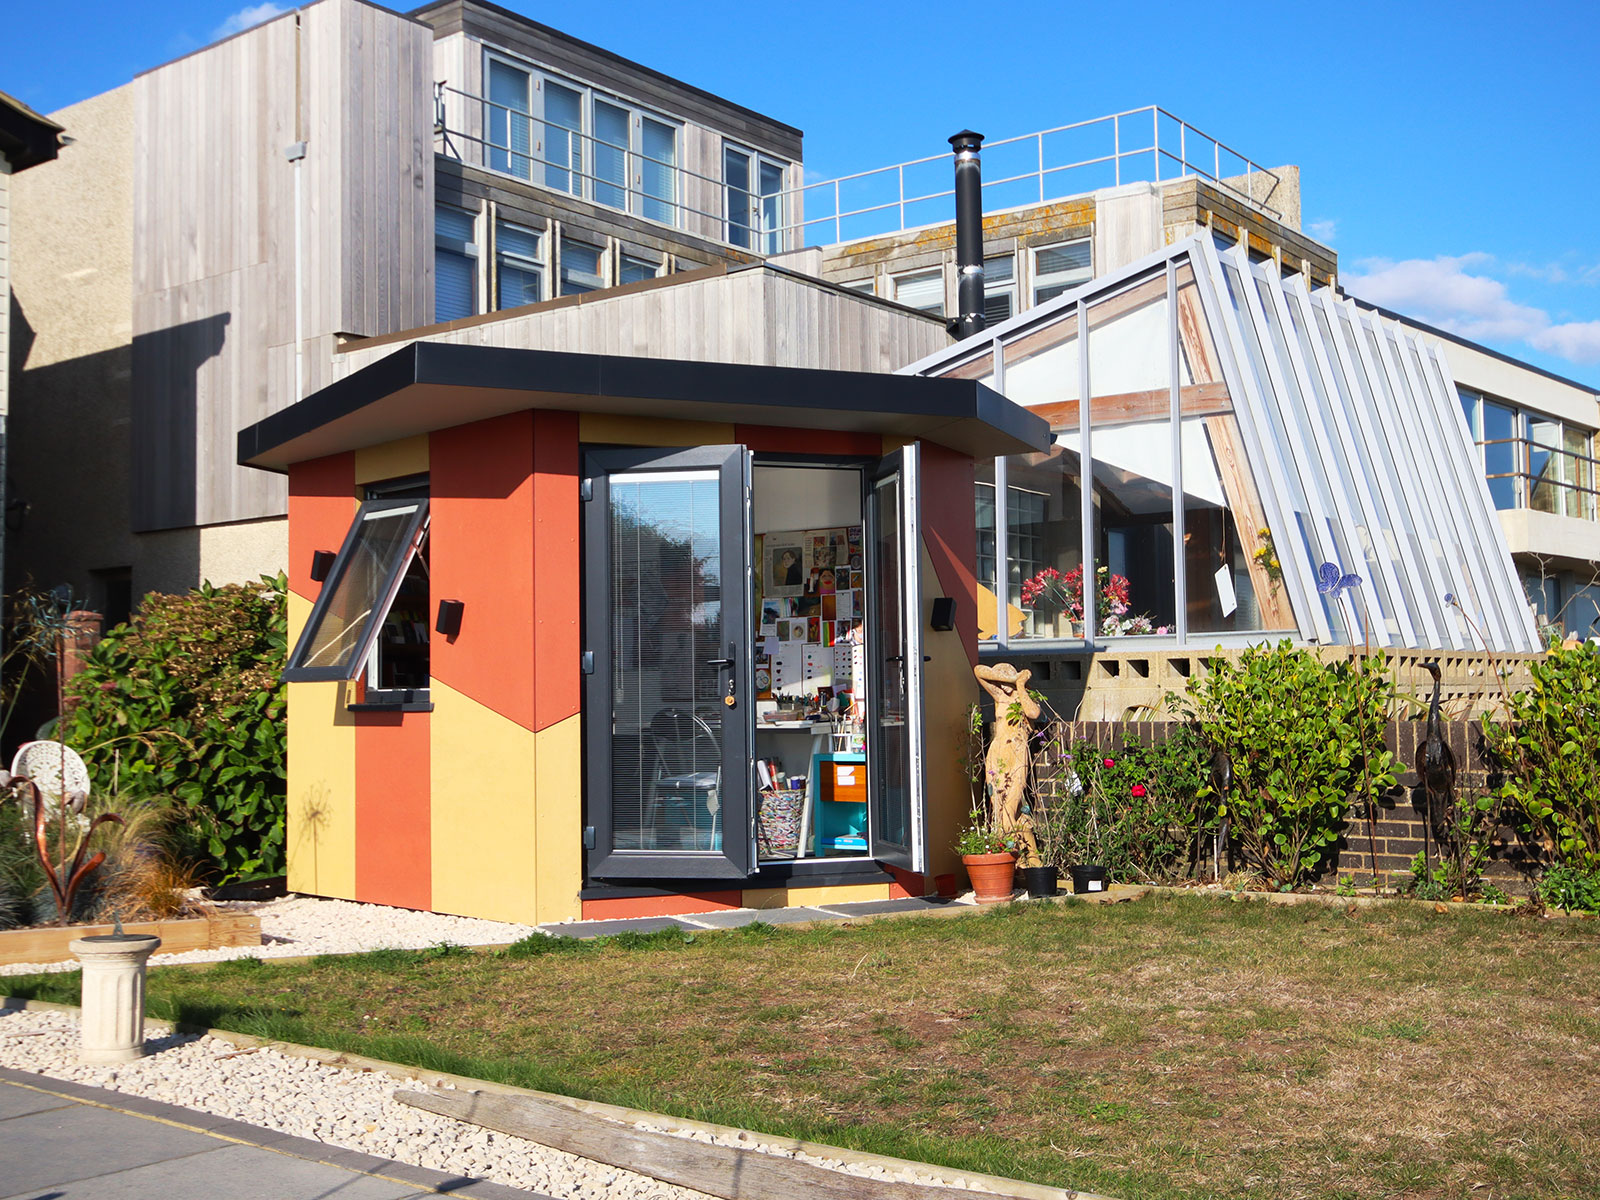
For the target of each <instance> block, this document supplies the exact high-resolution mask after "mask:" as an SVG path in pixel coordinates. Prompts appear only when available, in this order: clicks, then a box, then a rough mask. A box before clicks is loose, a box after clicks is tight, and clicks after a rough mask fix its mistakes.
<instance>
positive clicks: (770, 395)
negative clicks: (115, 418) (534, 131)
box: [238, 342, 1051, 470]
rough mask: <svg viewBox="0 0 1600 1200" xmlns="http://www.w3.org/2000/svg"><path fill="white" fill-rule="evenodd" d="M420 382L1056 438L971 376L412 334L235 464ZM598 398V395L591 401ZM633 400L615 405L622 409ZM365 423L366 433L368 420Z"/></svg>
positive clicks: (596, 407) (264, 457)
mask: <svg viewBox="0 0 1600 1200" xmlns="http://www.w3.org/2000/svg"><path fill="white" fill-rule="evenodd" d="M413 388H426V389H434V388H439V389H462V390H467V391H477V392H480V393H482V394H485V395H487V394H489V393H494V394H495V395H496V396H499V397H508V398H509V401H508V404H509V406H507V405H502V406H501V411H516V410H517V409H519V408H536V407H544V408H562V407H571V408H575V409H580V410H583V411H595V412H605V411H608V410H609V409H610V407H611V406H608V405H607V404H606V403H605V401H606V400H607V399H610V398H616V399H619V400H621V399H626V400H630V401H635V402H637V401H646V402H650V403H660V404H662V405H663V406H664V408H666V407H670V412H664V413H663V414H662V415H667V416H671V417H673V418H675V419H695V417H696V416H698V415H699V414H696V413H695V412H694V410H695V409H697V408H699V407H701V406H704V407H705V409H706V412H705V414H704V416H703V418H702V419H708V420H720V421H726V420H729V419H733V420H737V421H740V422H744V423H749V424H773V425H783V424H785V423H786V419H788V420H792V419H793V418H794V417H795V416H796V415H801V414H809V415H811V416H813V417H815V416H817V415H820V414H829V413H838V414H848V415H849V417H850V418H851V420H852V422H853V423H854V424H855V425H856V426H857V427H866V428H874V427H876V428H878V429H879V430H880V431H881V432H886V433H896V432H903V431H904V430H905V429H907V428H908V427H911V426H914V427H915V429H916V431H917V432H918V433H919V434H921V435H923V436H927V437H929V438H930V439H931V440H935V441H941V443H942V444H946V445H949V446H950V447H951V448H952V449H955V450H960V451H962V452H973V451H974V450H979V451H981V452H982V453H983V454H984V456H992V455H993V454H994V453H1020V452H1023V451H1028V450H1035V451H1038V450H1044V449H1047V448H1048V447H1049V445H1050V442H1051V434H1050V426H1049V424H1048V422H1046V421H1044V420H1043V419H1042V418H1040V417H1038V416H1037V415H1035V414H1034V413H1031V412H1029V411H1028V410H1027V409H1025V408H1023V407H1021V406H1020V405H1017V404H1013V403H1012V402H1011V401H1009V400H1007V399H1006V398H1005V397H1004V396H1002V395H1000V394H999V393H998V392H995V391H993V390H992V389H990V388H988V387H986V386H984V385H983V384H980V383H976V382H974V381H972V380H966V379H929V378H924V377H922V376H916V375H886V374H872V373H868V372H857V371H820V370H812V369H809V368H803V367H769V366H757V365H748V364H738V363H709V362H687V361H681V360H676V359H659V358H633V357H628V356H623V355H602V354H571V353H567V352H564V351H556V350H513V349H506V348H503V347H497V346H463V345H455V344H451V343H441V342H413V343H411V344H409V345H407V346H403V347H401V348H400V349H398V350H396V351H395V352H394V353H393V354H389V355H387V356H385V357H384V358H381V359H379V360H378V361H377V362H375V363H371V364H369V365H368V366H366V367H363V368H362V369H361V370H359V371H356V372H354V373H353V374H351V375H349V376H347V377H346V378H344V379H341V380H338V381H336V382H334V383H332V384H329V385H328V386H327V387H325V388H323V389H322V390H321V391H319V392H316V393H314V394H313V395H311V396H308V397H306V398H305V399H304V400H302V401H300V402H299V403H298V404H295V405H292V406H290V407H289V408H286V409H284V410H283V411H281V412H278V413H274V414H273V415H272V416H270V417H267V418H265V419H264V420H261V421H258V422H256V423H255V424H254V425H251V426H249V427H248V428H246V429H243V430H241V431H240V433H239V439H238V453H239V462H240V463H241V464H242V465H245V466H258V467H261V468H263V469H266V470H283V469H285V468H286V466H287V464H288V463H289V462H293V461H299V460H298V459H294V458H287V457H285V456H284V455H283V454H282V453H279V454H274V451H283V450H284V449H285V448H286V447H288V446H289V445H290V444H291V443H293V442H296V441H298V440H300V439H303V438H307V437H309V436H310V435H312V434H314V433H316V432H317V431H319V430H325V429H327V427H329V426H331V425H334V424H335V423H337V422H340V421H343V420H346V419H350V418H357V417H359V416H360V415H361V414H363V413H365V414H367V416H368V417H369V418H376V417H381V415H382V414H381V412H378V411H376V410H374V409H373V406H375V405H381V404H382V403H383V402H384V401H385V400H386V399H388V398H390V397H394V396H396V395H397V394H398V393H401V392H404V391H407V390H409V389H413ZM524 398H525V400H526V403H524V402H523V399H524ZM591 399H592V400H594V401H598V403H595V404H588V403H584V401H586V400H591ZM628 407H629V406H626V405H623V406H618V407H617V408H616V411H628ZM730 414H732V415H731V416H730ZM448 416H449V414H448V413H440V414H439V420H438V421H437V422H436V423H432V424H431V428H447V427H448V426H449V424H451V423H452V422H450V421H448ZM468 419H469V420H470V419H478V418H475V417H469V418H468ZM908 422H909V426H908ZM454 423H461V422H454ZM363 425H364V427H365V428H368V429H369V430H370V426H371V420H370V419H369V420H368V421H366V422H363ZM813 427H820V426H813ZM985 431H987V432H989V433H992V434H993V435H994V436H993V437H988V438H983V439H982V440H984V441H985V442H986V443H987V442H999V443H1004V444H1003V445H999V446H985V447H973V446H969V445H967V444H966V443H967V442H969V441H970V440H972V439H973V437H974V436H975V435H977V434H982V433H984V432H985ZM392 432H393V438H391V439H389V440H393V439H396V438H401V437H408V436H411V435H412V434H414V433H419V432H425V430H424V429H422V428H410V427H404V428H397V429H395V430H393V431H392ZM368 444H371V443H368ZM353 448H355V447H354V446H339V447H338V448H337V449H353ZM337 449H323V450H322V452H323V453H334V452H337ZM308 457H314V455H308Z"/></svg>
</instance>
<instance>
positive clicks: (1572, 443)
mask: <svg viewBox="0 0 1600 1200" xmlns="http://www.w3.org/2000/svg"><path fill="white" fill-rule="evenodd" d="M1457 391H1458V393H1459V395H1460V397H1461V409H1462V412H1463V414H1464V415H1465V417H1466V420H1467V429H1468V431H1469V432H1470V433H1471V434H1472V437H1473V439H1474V440H1475V441H1476V442H1477V444H1478V455H1479V462H1480V463H1481V465H1482V467H1483V474H1484V478H1485V480H1486V482H1487V483H1488V485H1489V498H1490V499H1491V500H1492V501H1494V506H1495V507H1496V508H1498V509H1513V508H1531V509H1534V510H1536V511H1538V512H1547V513H1553V514H1555V515H1557V516H1565V517H1581V518H1583V519H1586V520H1590V521H1593V520H1596V519H1600V512H1597V505H1596V499H1597V491H1596V486H1595V485H1596V476H1597V471H1596V463H1597V459H1596V457H1595V444H1594V439H1595V433H1594V431H1593V430H1592V429H1587V428H1584V427H1583V426H1579V425H1572V424H1569V423H1567V422H1565V421H1560V420H1557V419H1556V418H1554V417H1547V416H1545V415H1543V414H1542V413H1535V412H1527V411H1524V410H1522V409H1518V408H1514V407H1512V406H1511V405H1509V404H1504V403H1498V402H1496V401H1494V400H1491V399H1490V398H1489V397H1487V396H1483V395H1480V394H1479V393H1477V392H1473V391H1470V390H1468V389H1467V388H1458V389H1457Z"/></svg>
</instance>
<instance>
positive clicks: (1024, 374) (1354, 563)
mask: <svg viewBox="0 0 1600 1200" xmlns="http://www.w3.org/2000/svg"><path fill="white" fill-rule="evenodd" d="M1085 343H1087V349H1085ZM906 371H907V373H912V374H921V375H925V376H936V377H942V378H947V379H950V378H962V379H972V380H976V381H980V382H983V383H986V384H988V385H989V386H991V387H993V388H994V389H995V390H996V391H998V392H1000V393H1002V394H1004V395H1005V396H1007V397H1008V398H1010V399H1011V400H1013V401H1015V402H1017V403H1018V404H1021V405H1023V406H1025V407H1027V408H1028V409H1029V410H1030V411H1032V412H1033V413H1035V414H1037V415H1038V416H1040V417H1042V418H1044V419H1045V420H1047V421H1048V422H1049V424H1050V427H1051V430H1052V436H1051V444H1050V446H1049V448H1048V449H1046V450H1044V451H1032V450H1030V451H1024V452H1022V453H1020V454H1015V455H1010V456H1006V457H1001V458H997V459H995V460H993V461H992V462H985V463H983V464H981V466H980V469H979V474H978V485H977V497H976V507H977V528H978V558H977V560H976V561H977V574H978V583H979V593H980V596H981V598H982V609H981V611H980V612H979V614H978V627H979V630H980V637H981V640H982V642H983V650H982V653H983V654H984V655H985V656H986V657H987V656H988V655H991V654H992V655H996V656H1004V657H1009V658H1011V659H1012V660H1023V661H1026V660H1029V659H1038V660H1040V662H1041V663H1042V664H1044V666H1045V669H1043V670H1041V671H1039V672H1037V673H1036V674H1037V675H1039V676H1040V677H1042V678H1046V679H1048V677H1049V675H1050V671H1049V669H1048V667H1049V664H1050V663H1051V660H1052V659H1054V660H1055V661H1056V662H1058V663H1063V664H1065V665H1066V666H1068V667H1070V668H1075V669H1081V668H1082V667H1083V666H1084V664H1087V665H1088V669H1089V670H1091V671H1094V672H1097V674H1095V675H1094V677H1093V679H1092V680H1091V679H1088V678H1087V677H1086V676H1083V675H1080V676H1078V678H1079V679H1081V680H1084V681H1085V683H1086V684H1087V685H1088V686H1089V687H1090V688H1091V689H1092V688H1094V687H1100V686H1101V685H1103V684H1107V683H1108V682H1109V683H1111V684H1117V683H1119V682H1120V681H1118V680H1116V679H1112V678H1110V676H1112V675H1114V674H1115V672H1116V670H1117V669H1118V665H1119V663H1120V664H1124V665H1125V664H1126V663H1127V662H1128V661H1129V659H1130V658H1132V659H1133V660H1134V661H1135V668H1134V670H1131V671H1130V670H1124V671H1123V675H1124V676H1137V677H1138V678H1137V680H1136V682H1141V683H1148V684H1151V685H1154V693H1153V694H1154V695H1155V696H1156V697H1159V695H1160V692H1161V691H1162V690H1163V689H1170V690H1175V691H1179V692H1181V691H1182V690H1183V684H1184V679H1183V677H1182V676H1183V674H1184V673H1186V671H1187V669H1190V668H1192V667H1193V666H1194V659H1193V658H1192V657H1190V656H1191V655H1193V654H1197V653H1203V652H1206V651H1211V650H1213V649H1214V648H1215V647H1217V646H1219V645H1222V646H1242V645H1246V644H1249V643H1252V642H1261V641H1267V640H1276V639H1278V638H1284V637H1287V638H1290V639H1292V640H1293V641H1295V642H1298V643H1301V644H1306V645H1316V646H1333V647H1340V646H1343V647H1351V646H1354V647H1366V646H1370V647H1371V648H1373V649H1379V648H1382V649H1385V650H1387V651H1389V652H1390V654H1391V656H1392V657H1393V656H1395V655H1398V656H1399V657H1400V658H1402V659H1410V660H1414V661H1420V660H1421V659H1422V658H1424V657H1434V656H1439V655H1445V656H1449V658H1450V661H1451V662H1456V663H1466V662H1469V661H1471V660H1473V659H1474V658H1475V656H1476V655H1479V654H1481V653H1482V652H1484V651H1492V652H1496V653H1499V654H1506V653H1512V654H1519V653H1531V652H1534V651H1537V650H1538V649H1539V643H1538V639H1537V637H1536V634H1535V629H1534V624H1533V619H1532V616H1531V614H1530V611H1529V607H1528V603H1527V601H1526V599H1525V597H1524V596H1523V594H1522V588H1521V586H1520V584H1519V582H1518V579H1517V576H1516V573H1515V570H1514V569H1513V566H1512V562H1511V558H1510V555H1509V554H1508V552H1507V547H1506V541H1505V535H1504V534H1503V532H1502V530H1501V526H1500V524H1499V522H1498V521H1497V520H1496V515H1495V509H1494V505H1493V503H1492V502H1491V499H1490V496H1489V491H1488V486H1487V484H1486V482H1485V479H1484V474H1483V471H1482V469H1481V467H1480V466H1479V464H1478V459H1477V456H1476V450H1475V448H1474V446H1473V444H1472V435H1471V433H1470V432H1469V429H1468V425H1467V423H1466V421H1465V420H1464V419H1463V416H1462V411H1463V410H1462V402H1461V399H1460V398H1459V396H1458V394H1457V392H1456V387H1455V383H1454V381H1453V379H1452V377H1451V373H1450V368H1449V364H1448V362H1447V361H1446V358H1445V355H1444V353H1443V352H1442V350H1441V349H1440V348H1439V346H1438V345H1437V344H1432V343H1429V342H1427V341H1425V340H1424V339H1422V338H1421V337H1419V336H1417V335H1416V334H1415V333H1413V332H1411V331H1409V330H1408V329H1407V328H1405V327H1404V326H1403V325H1401V324H1400V323H1399V322H1398V321H1395V320H1393V319H1390V318H1388V317H1387V316H1386V314H1384V313H1382V312H1379V311H1377V310H1374V309H1372V308H1370V307H1368V306H1365V305H1362V304H1360V303H1358V302H1356V301H1354V300H1351V299H1349V298H1348V297H1346V296H1344V295H1342V294H1341V293H1339V292H1337V291H1336V290H1335V289H1333V288H1332V287H1328V286H1312V287H1308V286H1307V284H1306V281H1305V279H1304V278H1303V276H1301V275H1299V274H1285V273H1284V272H1283V271H1282V270H1280V268H1279V266H1278V265H1277V264H1276V263H1275V262H1273V261H1271V260H1270V259H1267V260H1262V259H1259V258H1257V257H1255V256H1252V255H1249V254H1247V252H1246V249H1245V247H1243V246H1241V245H1237V244H1233V245H1228V246H1219V245H1218V243H1217V242H1215V241H1214V240H1213V238H1212V236H1211V235H1210V234H1208V233H1201V234H1197V235H1194V236H1191V237H1188V238H1185V239H1182V240H1180V241H1178V242H1175V243H1174V244H1173V245H1172V246H1171V247H1169V248H1167V249H1166V250H1164V251H1161V252H1159V253H1156V254H1153V255H1151V256H1149V257H1147V258H1144V259H1141V260H1139V261H1137V262H1134V263H1132V264H1131V265H1129V266H1128V267H1126V268H1123V269H1122V270H1119V271H1117V272H1114V273H1111V274H1108V275H1105V276H1103V277H1101V278H1099V279H1096V280H1093V281H1091V282H1089V283H1086V284H1084V285H1082V286H1080V287H1077V288H1074V289H1072V290H1069V291H1067V292H1064V293H1063V294H1061V295H1059V296H1057V297H1055V298H1053V299H1051V300H1048V301H1046V302H1045V303H1042V304H1040V305H1039V306H1038V307H1036V308H1033V309H1031V310H1029V311H1027V312H1024V313H1022V314H1021V315H1019V316H1016V317H1013V318H1011V319H1010V320H1007V321H1004V322H1002V323H1000V324H998V325H995V326H993V327H991V328H989V329H986V330H983V331H981V332H979V333H977V334H975V335H974V336H972V337H969V338H967V339H965V340H963V341H962V342H960V343H959V344H957V345H954V346H952V347H950V348H949V349H947V350H943V351H940V352H938V353H936V354H934V355H931V356H929V357H928V358H925V359H923V360H922V361H920V362H918V363H915V364H913V365H911V366H910V367H908V368H906ZM1083 397H1088V398H1089V402H1088V403H1087V404H1085V403H1082V398H1083ZM1001 496H1004V497H1005V499H1004V502H1003V503H1002V502H1001V501H1000V499H999V497H1001ZM1086 561H1088V562H1090V563H1093V564H1094V569H1092V570H1089V571H1085V570H1084V564H1085V562H1086ZM1323 564H1334V566H1333V568H1324V566H1323ZM1335 568H1336V573H1335ZM1325 575H1331V576H1332V578H1331V579H1328V578H1325ZM1351 575H1355V576H1359V577H1360V583H1359V584H1355V585H1354V586H1351V587H1348V588H1340V587H1339V586H1338V581H1339V580H1340V579H1343V578H1344V577H1346V576H1351ZM1086 576H1087V578H1085V577H1086ZM1330 583H1331V584H1332V586H1329V585H1330ZM1090 655H1092V656H1093V657H1092V659H1091V658H1090V657H1089V656H1090ZM1169 664H1176V666H1175V667H1174V669H1173V671H1172V672H1171V673H1170V674H1162V673H1161V672H1160V671H1157V670H1156V669H1155V668H1156V667H1160V668H1161V669H1162V671H1164V670H1165V669H1166V667H1167V666H1168V665H1169ZM1446 665H1447V667H1448V666H1449V662H1447V664H1446ZM1061 673H1062V674H1066V672H1061ZM1102 676H1105V678H1102ZM1040 686H1044V687H1045V688H1046V689H1047V690H1049V688H1050V684H1049V683H1044V684H1041V685H1040ZM1110 690H1111V691H1112V692H1115V691H1116V690H1117V689H1116V688H1115V687H1113V688H1111V689H1110ZM1083 715H1086V716H1087V715H1091V714H1089V713H1085V714H1083ZM1092 715H1095V716H1102V715H1103V716H1109V717H1111V718H1114V719H1115V718H1120V717H1122V715H1123V710H1122V709H1120V708H1118V709H1116V710H1114V711H1112V710H1109V709H1107V710H1103V711H1100V712H1096V713H1093V714H1092Z"/></svg>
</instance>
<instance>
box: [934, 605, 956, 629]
mask: <svg viewBox="0 0 1600 1200" xmlns="http://www.w3.org/2000/svg"><path fill="white" fill-rule="evenodd" d="M930 620H931V623H932V625H933V629H934V632H935V633H949V632H950V631H951V630H952V629H954V628H955V627H956V598H955V597H954V596H940V597H939V598H938V599H936V600H935V601H934V602H933V616H932V617H931V619H930Z"/></svg>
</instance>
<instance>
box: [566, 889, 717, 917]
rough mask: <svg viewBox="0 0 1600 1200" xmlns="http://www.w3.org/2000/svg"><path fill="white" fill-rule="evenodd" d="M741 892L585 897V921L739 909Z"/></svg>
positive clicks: (670, 915)
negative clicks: (613, 897)
mask: <svg viewBox="0 0 1600 1200" xmlns="http://www.w3.org/2000/svg"><path fill="white" fill-rule="evenodd" d="M743 903H744V893H743V892H740V891H732V892H682V893H679V894H677V895H672V896H618V897H617V898H616V899H614V900H613V899H607V900H585V901H584V902H583V919H584V920H585V921H623V920H627V919H629V918H631V917H677V916H687V915H688V914H690V913H703V912H717V911H719V910H726V909H730V908H738V907H739V906H740V905H742V904H743Z"/></svg>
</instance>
